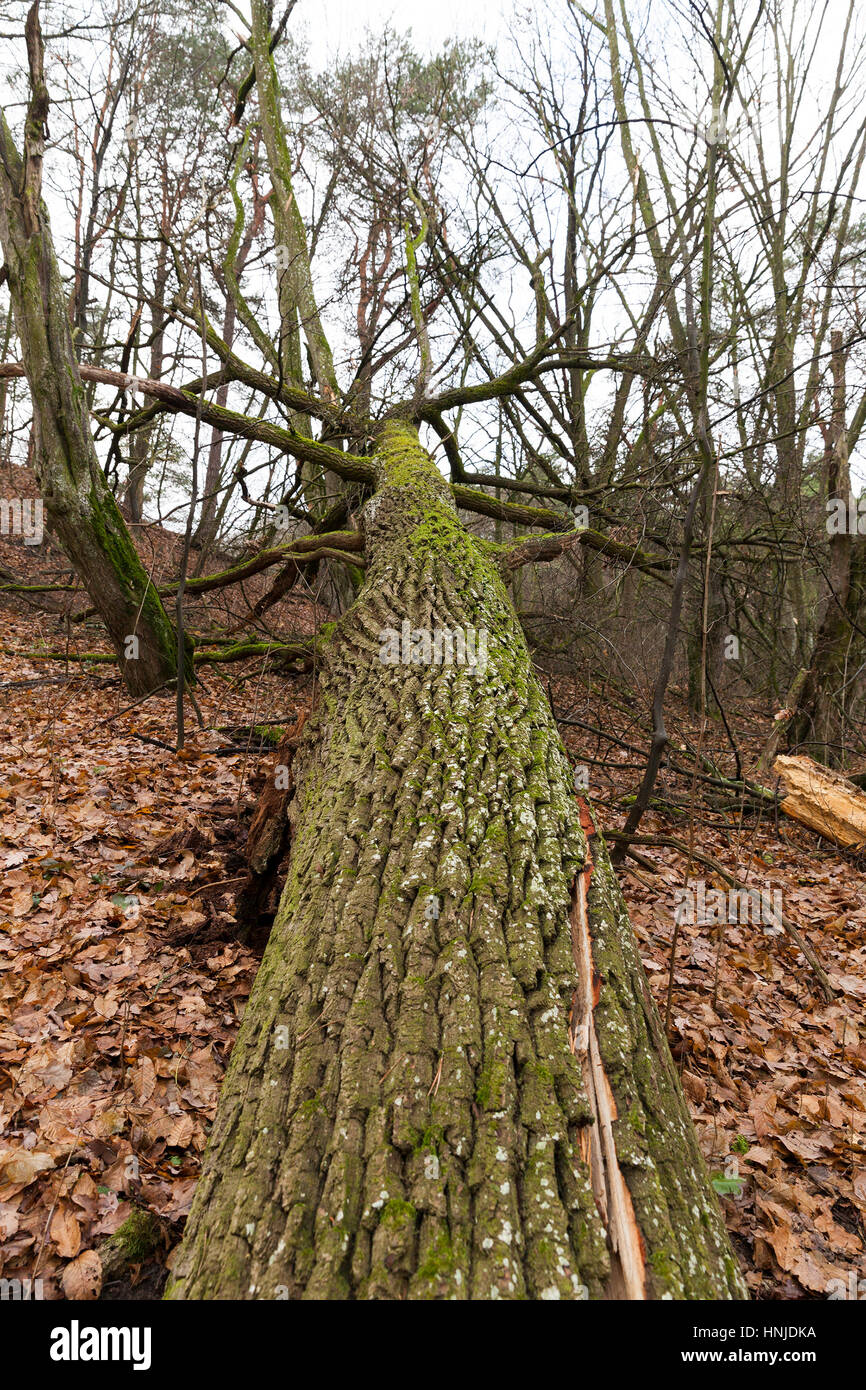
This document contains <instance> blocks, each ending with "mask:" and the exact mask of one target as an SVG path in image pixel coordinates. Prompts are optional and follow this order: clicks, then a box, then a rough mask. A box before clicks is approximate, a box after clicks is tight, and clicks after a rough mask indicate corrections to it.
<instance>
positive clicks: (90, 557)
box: [0, 5, 192, 695]
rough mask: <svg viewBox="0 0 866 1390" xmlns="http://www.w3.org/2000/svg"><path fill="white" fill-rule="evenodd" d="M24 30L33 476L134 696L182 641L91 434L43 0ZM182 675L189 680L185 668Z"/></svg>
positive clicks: (3, 234) (1, 161) (22, 278)
mask: <svg viewBox="0 0 866 1390" xmlns="http://www.w3.org/2000/svg"><path fill="white" fill-rule="evenodd" d="M26 32H27V52H28V56H29V59H30V75H31V100H30V105H29V106H28V110H27V120H26V123H25V136H24V157H23V159H22V157H21V156H20V155H19V153H18V150H17V149H16V147H15V143H14V141H13V139H12V135H11V132H10V130H9V127H8V125H7V124H6V120H5V117H4V116H3V114H2V112H0V245H2V248H3V253H4V256H5V267H4V268H5V271H6V278H7V280H8V283H9V293H10V298H11V300H12V307H13V309H14V311H15V325H16V328H17V331H18V338H19V340H20V343H21V356H22V360H23V368H24V373H25V375H26V377H27V382H28V385H29V387H30V397H31V402H32V406H33V422H34V427H35V429H34V435H35V449H34V455H33V469H34V472H35V474H36V480H37V482H38V484H39V490H40V492H41V494H42V497H43V499H44V502H45V507H46V510H47V512H48V520H49V523H50V525H51V528H52V530H53V531H54V533H55V535H56V536H57V538H58V540H59V542H60V545H61V546H62V548H63V551H64V554H65V555H66V556H67V557H68V559H69V560H70V562H71V563H72V565H73V566H74V568H75V570H76V572H77V573H78V574H79V575H80V577H81V580H82V583H83V584H84V585H85V587H86V589H87V591H88V593H89V594H90V596H91V598H92V599H93V602H94V605H95V606H96V608H97V610H98V612H99V614H100V616H101V618H102V619H103V621H104V623H105V626H106V628H107V630H108V635H109V637H110V639H111V644H112V646H113V647H114V649H115V651H116V652H117V657H118V664H119V666H120V670H121V673H122V675H123V679H124V681H125V683H126V686H127V689H128V690H129V691H130V693H131V694H133V695H143V694H146V693H148V692H149V691H151V690H155V689H157V688H159V687H161V686H164V685H165V684H166V683H167V682H168V681H170V680H171V679H172V677H173V676H175V675H176V666H177V656H176V638H175V633H174V629H173V627H172V624H171V622H170V621H169V618H168V616H167V614H166V612H165V609H164V608H163V606H162V601H161V600H160V597H159V595H158V594H157V592H156V588H155V587H154V585H153V584H152V583H151V581H150V578H149V576H148V574H147V572H146V570H145V568H144V566H143V565H142V563H141V560H140V559H139V557H138V553H137V551H136V549H135V546H134V545H133V544H132V540H131V538H130V535H129V532H128V531H127V529H126V524H125V522H124V520H123V517H122V516H121V513H120V509H119V508H118V506H117V503H116V501H115V498H114V494H113V493H112V491H111V489H110V488H109V486H108V484H107V482H106V481H105V478H104V476H103V473H102V469H101V467H100V464H99V459H98V458H97V456H96V450H95V448H94V445H93V437H92V435H91V433H90V415H89V410H88V403H87V397H86V395H85V392H84V387H83V386H82V383H81V376H80V374H79V370H78V363H77V361H76V357H75V351H74V348H73V345H72V334H71V331H70V326H69V316H68V312H67V303H66V296H65V294H64V291H63V284H62V281H61V278H60V271H59V269H58V265H57V259H56V256H55V254H54V246H53V243H52V239H51V230H50V227H49V224H48V214H47V212H46V211H45V208H44V206H43V204H42V202H41V198H40V190H41V182H42V179H41V171H42V151H43V146H44V123H45V120H46V117H47V114H48V93H47V89H46V87H45V83H44V79H43V75H42V36H41V33H40V30H39V19H38V14H37V7H36V5H33V7H32V8H31V10H30V12H29V14H28V17H27V30H26ZM187 677H188V678H189V679H192V664H191V662H190V661H187Z"/></svg>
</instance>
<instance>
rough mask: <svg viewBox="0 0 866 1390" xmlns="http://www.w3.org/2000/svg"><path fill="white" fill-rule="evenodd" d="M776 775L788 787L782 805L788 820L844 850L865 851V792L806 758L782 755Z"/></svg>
mask: <svg viewBox="0 0 866 1390" xmlns="http://www.w3.org/2000/svg"><path fill="white" fill-rule="evenodd" d="M773 771H774V772H775V773H777V775H778V776H779V777H780V778H781V779H782V782H783V783H784V786H785V792H786V795H785V796H784V798H783V800H782V803H781V804H782V810H783V811H784V812H785V815H786V816H792V817H793V819H794V820H798V821H800V822H801V823H802V824H803V825H808V827H809V829H810V830H817V832H818V834H819V835H823V836H825V837H826V839H828V840H833V841H834V842H835V843H836V844H838V845H842V846H843V848H844V849H863V848H866V792H862V791H860V790H859V788H858V787H855V786H854V784H853V782H849V781H848V779H847V778H846V777H841V776H840V775H839V774H838V773H836V772H831V771H830V769H829V768H826V767H822V766H821V765H820V764H819V763H815V762H813V761H812V759H811V758H807V757H805V756H799V757H786V756H785V755H782V756H780V757H778V758H777V759H776V761H775V763H774V764H773Z"/></svg>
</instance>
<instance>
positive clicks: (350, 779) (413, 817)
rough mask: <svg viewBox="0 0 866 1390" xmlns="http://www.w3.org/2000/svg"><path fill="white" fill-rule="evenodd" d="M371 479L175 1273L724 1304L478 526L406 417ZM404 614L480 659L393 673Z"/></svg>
mask: <svg viewBox="0 0 866 1390" xmlns="http://www.w3.org/2000/svg"><path fill="white" fill-rule="evenodd" d="M377 473H378V483H379V486H378V491H377V494H376V496H375V498H374V499H373V502H372V503H371V504H370V505H369V506H368V510H367V527H366V529H367V543H368V553H369V556H370V559H371V565H370V568H369V570H368V575H367V582H366V584H365V587H364V589H363V591H362V593H361V595H360V597H359V599H358V600H357V601H356V603H355V604H354V606H353V607H352V609H351V610H350V611H349V612H348V613H346V614H345V615H344V616H343V617H342V618H341V619H340V621H339V623H338V624H337V625H336V629H335V631H334V632H333V634H332V636H331V637H330V639H329V640H328V642H327V643H326V644H325V650H324V654H323V666H322V671H321V679H320V694H319V700H318V704H317V707H316V710H315V711H314V714H313V716H312V718H311V720H310V724H309V726H308V732H307V734H306V737H305V740H304V741H303V743H302V746H301V748H300V750H299V752H298V753H297V754H296V757H295V762H294V764H293V771H294V775H295V778H296V786H297V790H296V793H295V797H294V800H293V803H292V811H291V817H292V823H293V842H292V857H291V864H290V872H289V878H288V881H287V884H286V888H285V891H284V894H283V899H282V903H281V906H280V910H279V912H278V915H277V919H276V921H275V924H274V928H273V932H272V934H271V938H270V941H269V943H268V947H267V950H266V952H265V956H264V960H263V962H262V966H261V969H260V971H259V974H258V976H257V979H256V982H255V985H254V989H253V993H252V995H251V998H250V1001H249V1004H248V1006H247V1010H246V1014H245V1017H244V1020H243V1024H242V1027H241V1031H240V1034H239V1037H238V1040H237V1043H236V1045H235V1049H234V1052H233V1054H232V1058H231V1062H230V1066H229V1070H228V1073H227V1075H226V1079H225V1082H224V1085H223V1089H222V1093H221V1097H220V1103H219V1108H218V1113H217V1117H216V1121H215V1124H214V1128H213V1132H212V1135H211V1139H210V1143H209V1147H208V1152H207V1156H206V1159H205V1164H204V1171H203V1175H202V1178H201V1181H200V1183H199V1186H198V1189H197V1192H196V1196H195V1200H194V1203H193V1208H192V1212H191V1215H190V1218H189V1222H188V1225H187V1230H186V1235H185V1239H184V1242H183V1246H182V1248H181V1251H180V1254H179V1256H178V1259H177V1260H176V1262H175V1266H174V1273H173V1278H172V1282H171V1285H170V1288H169V1290H168V1296H169V1297H174V1298H187V1299H211V1298H216V1299H222V1298H265V1299H266V1298H285V1297H288V1298H352V1299H377V1298H393V1299H402V1298H413V1299H414V1298H446V1299H447V1298H457V1299H461V1298H473V1299H521V1298H532V1299H536V1298H537V1299H558V1298H564V1299H577V1298H584V1297H589V1298H593V1299H598V1298H604V1297H616V1296H619V1295H621V1294H623V1292H625V1293H626V1294H627V1296H629V1297H648V1298H664V1297H667V1298H737V1297H743V1296H744V1287H743V1283H742V1280H741V1277H740V1274H739V1270H738V1268H737V1265H736V1261H735V1259H734V1256H733V1254H732V1252H731V1248H730V1246H729V1243H728V1239H727V1235H726V1232H725V1228H724V1225H723V1222H722V1219H721V1216H720V1213H719V1210H718V1206H717V1202H716V1198H715V1195H714V1193H713V1191H712V1188H711V1185H710V1183H709V1180H708V1177H707V1173H706V1170H705V1167H704V1163H703V1161H702V1158H701V1155H700V1152H699V1150H698V1146H697V1142H696V1138H695V1134H694V1130H693V1127H692V1125H691V1122H690V1119H689V1115H688V1111H687V1109H686V1105H685V1102H684V1100H683V1096H682V1093H681V1091H680V1088H679V1084H678V1081H677V1077H676V1072H675V1070H674V1067H673V1064H672V1061H671V1058H670V1055H669V1052H668V1048H667V1044H666V1041H665V1038H664V1035H663V1031H662V1027H661V1024H660V1021H659V1018H658V1014H657V1012H656V1009H655V1007H654V1005H653V1003H652V1000H651V997H650V994H649V991H648V988H647V984H646V980H645V977H644V972H643V968H642V966H641V963H640V959H639V956H638V952H637V947H636V944H635V940H634V937H633V934H632V931H631V928H630V925H629V921H628V916H627V914H626V911H625V908H624V905H623V900H622V897H621V894H620V891H619V887H618V884H617V881H616V878H615V876H614V873H613V871H612V869H611V866H610V863H609V861H608V858H607V854H606V851H605V849H604V846H603V844H602V842H601V840H600V839H599V837H598V836H597V835H596V834H595V830H594V827H593V825H592V822H591V819H590V817H589V813H588V811H587V810H586V808H585V807H584V808H582V806H581V804H579V802H578V800H577V798H576V797H575V795H574V792H573V784H572V772H571V769H570V767H569V764H568V760H567V758H566V755H565V753H564V750H563V748H562V744H561V742H560V739H559V737H558V734H557V730H556V726H555V723H554V719H553V716H552V714H551V711H550V707H549V705H548V702H547V700H546V698H545V696H544V693H543V691H542V689H541V686H540V684H539V682H538V680H537V679H536V677H535V675H534V672H533V669H532V665H531V662H530V658H529V655H528V651H527V647H526V644H525V641H524V638H523V635H522V633H521V630H520V628H519V625H518V622H517V620H516V617H515V614H514V610H513V606H512V604H511V602H510V600H509V597H508V594H507V592H506V589H505V587H504V585H503V582H502V580H501V577H500V575H499V573H498V571H497V569H496V568H495V566H494V563H493V562H492V560H491V558H490V557H491V554H492V549H491V548H490V547H487V546H485V545H484V543H483V542H479V541H478V540H476V539H475V538H473V537H471V536H470V535H469V534H468V533H467V532H466V531H465V530H464V528H463V527H462V526H461V524H460V522H459V520H458V517H457V514H456V512H455V509H454V505H453V502H452V499H451V496H450V492H449V489H448V488H447V486H446V484H445V482H444V480H443V479H442V478H441V476H440V475H439V473H438V471H437V470H436V468H435V466H434V465H433V463H432V462H431V460H430V458H429V456H428V455H427V454H426V453H425V452H424V451H423V450H422V449H421V448H420V446H419V444H418V439H417V435H416V434H415V433H414V432H413V431H412V430H411V429H409V428H408V427H407V426H404V425H402V424H400V423H390V424H389V425H387V426H386V427H385V430H384V432H383V436H382V439H381V442H380V447H379V452H378V456H377ZM404 620H408V622H409V623H410V625H411V628H412V629H416V630H419V631H420V630H423V629H428V630H436V629H450V630H451V631H453V630H455V629H458V628H462V629H464V630H465V629H467V628H470V629H475V630H476V632H478V633H480V632H482V631H483V632H484V633H486V634H487V642H488V658H487V660H486V662H481V661H479V663H478V664H477V665H476V666H474V667H473V666H471V665H469V664H462V665H461V664H459V663H457V662H456V661H455V662H454V663H452V664H447V663H444V662H443V663H440V664H428V665H424V664H406V665H404V664H403V663H402V661H401V662H398V663H396V664H388V663H387V662H385V661H383V660H382V659H381V658H382V652H383V629H389V628H390V629H396V630H397V631H400V630H401V625H402V623H403V621H404ZM417 650H418V651H419V652H423V646H422V644H420V643H419V644H418V648H417ZM584 826H585V827H586V828H584ZM590 868H591V872H590ZM584 1003H585V1004H586V1008H584V1007H583V1004H584ZM587 1010H588V1013H587ZM599 1097H600V1099H599ZM605 1097H607V1098H605ZM602 1130H603V1131H604V1132H602ZM593 1136H595V1137H593ZM612 1169H613V1170H615V1171H612ZM617 1183H620V1184H621V1186H620V1187H619V1188H617V1186H616V1184H617ZM617 1212H618V1213H619V1216H617ZM618 1221H619V1223H620V1224H619V1226H618V1224H617V1223H618ZM629 1223H631V1225H632V1227H633V1229H634V1237H635V1238H634V1240H633V1241H632V1242H631V1246H630V1256H629V1259H626V1258H625V1256H624V1253H623V1244H622V1241H623V1237H622V1230H623V1229H624V1227H627V1226H628V1225H629ZM626 1238H627V1233H626ZM615 1243H617V1244H618V1245H619V1248H618V1249H614V1248H613V1246H614V1244H615ZM626 1266H630V1267H628V1268H626Z"/></svg>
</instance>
